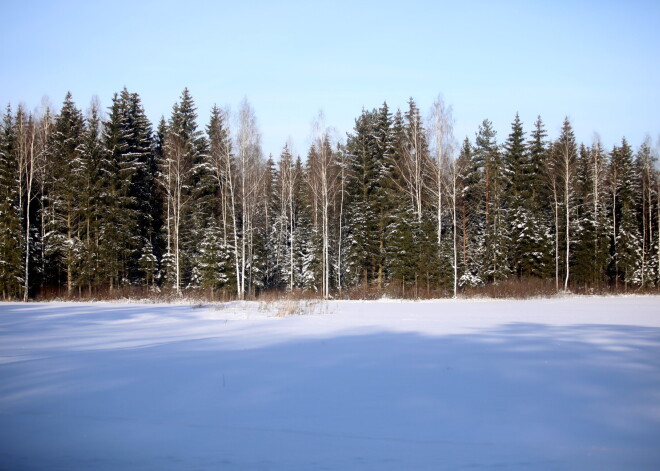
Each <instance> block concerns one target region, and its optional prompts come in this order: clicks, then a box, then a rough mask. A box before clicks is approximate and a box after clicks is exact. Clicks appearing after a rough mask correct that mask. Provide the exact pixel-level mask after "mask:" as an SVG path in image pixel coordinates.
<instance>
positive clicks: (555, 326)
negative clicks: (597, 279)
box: [0, 296, 660, 470]
mask: <svg viewBox="0 0 660 471" xmlns="http://www.w3.org/2000/svg"><path fill="white" fill-rule="evenodd" d="M659 301H660V298H658V297H635V296H631V297H613V298H603V297H594V298H588V297H584V298H570V297H569V298H557V299H545V300H528V301H492V300H489V301H486V300H441V301H424V302H401V301H371V302H366V301H364V302H360V301H335V302H329V303H304V304H301V305H300V306H298V307H299V309H298V311H301V312H303V313H304V315H297V316H290V317H284V318H281V317H277V315H278V314H280V313H282V312H283V309H284V308H288V307H287V306H283V305H282V304H281V303H280V304H278V303H274V304H271V305H266V304H262V303H249V302H241V303H239V302H236V303H228V304H225V305H209V306H201V307H199V306H197V307H196V306H187V305H140V304H112V303H51V304H38V303H28V304H19V303H16V304H12V303H3V304H0V470H4V469H7V470H21V469H25V470H32V469H34V470H36V469H49V470H58V469H61V470H87V469H95V470H96V469H99V470H116V469H126V470H150V469H154V470H156V469H158V470H170V469H171V470H175V469H176V470H179V469H186V470H195V469H199V470H206V469H229V470H231V469H236V470H238V469H255V470H256V469H264V470H311V469H337V470H339V469H342V470H343V469H369V470H389V469H391V470H403V469H429V470H431V469H433V470H438V469H464V468H476V469H491V468H494V467H501V468H504V469H549V470H552V469H562V470H563V469H566V470H569V469H571V470H572V469H593V470H607V469H648V470H651V469H659V468H660V447H658V445H657V444H658V443H660V302H659Z"/></svg>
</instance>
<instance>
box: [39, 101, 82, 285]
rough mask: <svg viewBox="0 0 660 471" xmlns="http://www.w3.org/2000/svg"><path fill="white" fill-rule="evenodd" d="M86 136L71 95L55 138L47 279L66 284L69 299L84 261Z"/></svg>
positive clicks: (49, 187) (49, 195)
mask: <svg viewBox="0 0 660 471" xmlns="http://www.w3.org/2000/svg"><path fill="white" fill-rule="evenodd" d="M84 135H85V126H84V119H83V116H82V113H81V112H80V110H79V109H78V108H76V106H75V103H74V102H73V99H72V96H71V93H67V95H66V98H65V100H64V103H63V105H62V109H61V110H60V113H59V115H58V116H57V117H56V118H55V127H54V132H53V135H52V144H51V145H52V150H51V154H50V158H51V161H50V162H49V165H48V167H49V169H50V172H49V174H48V183H47V188H46V192H47V195H46V197H47V204H48V208H47V214H46V215H45V217H46V221H45V226H46V234H45V237H44V244H45V255H46V257H47V260H46V266H47V267H48V273H47V274H46V279H47V281H49V282H51V283H54V284H56V285H57V286H61V285H62V284H64V285H65V286H66V288H67V294H68V295H71V294H72V293H73V289H74V287H75V286H76V279H77V277H78V274H79V268H80V262H81V260H83V257H82V256H81V253H82V251H83V247H82V243H81V240H80V215H81V214H80V204H79V203H80V200H79V189H80V188H84V186H85V183H84V182H85V172H86V165H85V156H84Z"/></svg>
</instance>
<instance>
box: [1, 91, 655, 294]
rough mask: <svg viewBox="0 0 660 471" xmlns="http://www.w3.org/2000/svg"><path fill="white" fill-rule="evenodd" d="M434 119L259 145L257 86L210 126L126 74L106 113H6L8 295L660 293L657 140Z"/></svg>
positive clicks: (377, 118) (4, 275) (375, 116)
mask: <svg viewBox="0 0 660 471" xmlns="http://www.w3.org/2000/svg"><path fill="white" fill-rule="evenodd" d="M452 125H453V117H452V109H451V107H450V106H448V105H447V104H445V103H444V102H443V100H442V99H438V100H437V101H436V102H435V103H434V104H433V106H432V108H431V110H430V113H429V114H428V116H424V117H423V114H422V112H421V111H420V109H419V108H418V106H417V104H416V102H415V101H414V100H413V99H412V98H411V99H410V100H409V102H408V106H407V109H404V110H396V111H394V110H390V108H389V107H388V106H387V104H386V103H383V105H382V106H381V107H380V108H377V109H373V110H363V111H362V113H361V114H360V115H359V116H358V117H357V118H356V120H355V126H354V129H353V130H352V131H351V132H350V133H348V134H347V136H346V138H345V139H337V138H335V137H333V136H332V133H331V132H329V129H328V128H325V127H324V124H322V123H321V122H320V121H319V122H318V123H317V125H316V126H315V129H314V131H313V139H312V144H311V145H310V146H309V148H308V149H307V151H306V154H305V155H303V156H299V155H293V153H292V150H291V146H290V145H289V144H284V145H283V147H282V149H281V153H280V155H278V156H272V155H271V156H268V157H266V156H264V155H263V154H262V150H261V146H260V137H259V130H258V127H257V121H256V116H255V112H254V110H253V109H252V108H251V106H250V104H249V103H248V102H247V100H245V101H243V103H242V104H241V105H240V107H239V109H238V112H237V113H236V116H234V117H232V116H230V115H229V113H228V112H227V111H226V110H224V109H221V108H219V107H217V106H214V107H213V108H212V109H211V110H210V116H209V119H208V121H207V124H205V125H204V124H200V122H199V121H198V115H197V109H196V106H195V103H194V100H193V98H192V96H191V94H190V92H189V91H188V89H184V91H183V93H182V94H181V96H180V98H179V100H178V102H177V103H175V104H174V106H173V108H172V112H171V115H170V116H169V118H168V119H165V118H161V120H160V122H158V123H157V124H156V125H155V126H154V125H153V124H152V123H150V121H149V119H148V118H147V115H146V113H145V110H144V108H143V105H142V101H141V98H140V96H139V95H138V94H137V93H132V92H129V91H128V90H126V89H125V88H124V89H123V90H122V91H121V92H119V93H117V94H115V95H114V97H113V99H112V104H111V106H110V107H109V108H108V109H107V110H103V109H101V106H100V104H99V102H98V100H96V99H95V100H92V103H91V105H90V106H89V108H88V110H87V111H86V112H83V111H82V110H81V109H80V108H79V107H77V105H76V104H75V102H74V100H73V98H72V95H71V94H70V93H69V94H67V96H66V98H65V100H64V102H63V104H62V106H61V108H60V110H59V111H57V110H55V109H50V108H49V107H42V109H40V110H39V111H35V112H29V111H27V110H26V109H24V107H23V106H20V105H19V106H18V107H17V108H16V110H14V109H12V107H11V106H10V105H8V106H7V107H6V109H5V112H4V113H3V116H2V123H1V124H0V293H1V294H0V296H1V298H2V299H5V300H10V299H22V300H26V301H27V300H29V299H52V298H55V297H58V298H66V299H73V298H85V299H95V298H106V299H107V298H112V297H120V296H126V295H127V293H128V294H131V293H132V294H136V295H137V294H139V295H141V296H148V295H150V294H154V295H155V294H162V293H165V294H168V295H170V296H185V295H191V296H192V295H194V296H199V297H204V298H207V299H223V300H228V299H254V298H258V297H260V296H264V295H265V294H267V293H275V294H277V295H279V294H284V293H293V294H296V293H297V294H298V295H300V296H314V297H323V298H331V297H334V298H342V297H354V298H355V297H358V298H359V297H373V296H391V297H406V298H420V297H450V296H460V295H461V294H464V293H469V292H470V291H471V290H475V289H480V288H486V287H490V288H493V289H497V287H498V286H504V285H505V284H509V285H510V284H518V285H520V286H523V287H525V286H528V287H531V286H543V287H545V288H544V289H547V290H550V291H552V292H568V291H571V292H586V293H590V292H598V293H601V292H609V291H615V292H623V291H632V290H635V291H642V290H656V289H660V271H659V262H660V228H659V227H658V221H659V220H660V205H659V204H658V196H659V194H660V178H659V175H658V170H657V167H656V161H657V158H656V155H655V151H654V149H653V148H652V146H651V143H650V140H647V141H645V142H642V143H640V144H639V147H637V148H635V149H633V147H632V146H631V144H629V143H628V142H627V141H626V139H625V138H623V139H621V141H620V144H618V145H615V146H614V147H613V148H611V149H605V148H604V147H603V145H602V144H601V143H600V142H599V141H598V139H595V140H594V142H591V143H588V144H582V143H577V142H576V139H575V135H574V132H573V129H572V124H571V122H570V121H569V120H568V119H566V120H564V122H563V124H562V126H561V132H560V135H559V137H558V138H557V139H556V140H550V139H549V138H548V132H547V130H546V126H545V124H544V123H543V121H542V119H541V117H539V118H538V119H537V120H536V122H534V123H533V125H532V126H531V127H530V129H528V130H525V128H524V126H523V123H522V122H521V120H520V119H519V117H518V116H517V115H516V116H515V117H514V119H513V122H512V124H511V130H510V133H509V134H508V136H506V138H505V139H504V140H503V141H501V142H498V140H497V136H496V133H495V131H494V127H493V124H492V123H491V122H490V121H489V120H484V121H483V123H482V124H481V125H480V126H479V128H478V129H477V130H476V132H475V136H474V139H469V138H465V140H463V141H462V142H460V143H456V141H455V140H454V137H453V132H452Z"/></svg>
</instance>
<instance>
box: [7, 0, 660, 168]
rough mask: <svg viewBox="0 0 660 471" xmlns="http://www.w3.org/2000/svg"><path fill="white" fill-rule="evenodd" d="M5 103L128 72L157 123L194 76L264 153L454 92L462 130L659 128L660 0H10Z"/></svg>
mask: <svg viewBox="0 0 660 471" xmlns="http://www.w3.org/2000/svg"><path fill="white" fill-rule="evenodd" d="M0 17H1V18H2V19H3V20H2V23H3V25H2V28H1V29H0V35H1V37H2V44H3V47H2V48H1V49H0V60H1V62H0V63H1V64H2V72H1V73H0V104H2V106H3V107H4V106H5V105H6V104H7V103H9V102H11V104H12V105H13V106H16V104H17V103H19V102H23V103H25V104H26V105H27V106H28V108H30V109H32V108H34V107H36V106H38V105H39V103H40V102H41V99H42V96H44V95H46V96H48V97H49V99H50V101H51V103H53V104H54V105H55V106H56V107H58V108H59V106H60V104H61V102H62V100H63V98H64V95H65V94H66V92H67V90H71V92H72V93H73V96H74V100H76V103H77V104H78V106H79V107H81V108H83V109H86V108H87V107H88V106H89V102H90V99H91V98H92V96H93V95H98V97H99V98H100V100H101V103H102V105H103V106H104V107H107V106H109V104H110V102H111V98H112V94H113V93H114V92H117V91H120V90H121V89H122V88H123V87H124V86H126V87H128V89H129V91H132V92H137V93H139V94H140V96H141V97H142V100H143V102H144V105H145V109H146V111H147V114H148V115H149V117H150V118H151V119H152V121H154V122H155V121H156V120H157V119H159V117H160V116H161V115H165V117H166V118H167V116H168V115H169V113H170V111H171V108H172V105H173V104H174V103H175V102H176V101H177V100H178V98H179V96H180V94H181V91H182V89H183V88H184V87H186V86H187V87H188V88H189V89H190V91H191V93H192V95H193V97H194V98H195V102H196V104H197V106H198V114H199V124H200V125H201V126H204V125H205V124H206V122H207V120H208V116H209V110H210V108H211V106H212V105H213V104H214V103H217V104H218V105H220V106H227V105H229V106H230V107H231V108H232V109H233V110H236V109H237V107H238V103H239V102H240V101H241V100H242V99H243V98H244V97H247V99H248V100H249V102H250V103H251V104H252V106H253V108H254V109H255V112H256V114H257V118H258V124H259V127H260V130H261V133H262V136H263V139H262V142H263V147H264V152H265V153H266V155H267V154H268V153H270V152H272V153H273V154H275V155H276V156H277V155H279V152H280V150H281V147H282V146H283V144H284V142H285V141H286V140H287V139H289V138H291V139H292V140H293V143H294V148H295V150H296V151H297V152H298V153H301V154H304V153H305V152H306V149H307V147H308V145H309V136H310V134H311V124H310V123H311V121H312V120H313V119H314V117H315V116H317V115H318V112H319V110H323V111H324V113H325V116H326V123H327V124H328V125H329V126H333V127H334V128H336V130H337V134H338V135H339V136H345V133H346V132H349V131H351V129H352V127H353V124H354V120H355V118H356V117H357V116H358V115H359V113H360V111H361V110H362V108H367V109H371V108H374V107H378V106H380V105H381V104H382V102H383V101H387V102H388V104H389V105H390V107H391V108H397V107H401V108H403V107H405V106H406V102H407V100H408V98H409V97H411V96H412V97H414V98H415V100H416V101H417V103H418V105H419V106H420V108H421V110H422V111H423V112H424V114H426V113H427V111H428V109H429V108H430V106H431V104H432V102H433V100H434V99H435V97H436V96H437V95H438V94H442V96H443V97H444V100H445V101H446V102H447V103H449V104H451V105H452V106H453V108H454V115H455V119H456V125H455V134H456V137H457V139H458V140H459V141H460V140H461V139H462V138H463V137H465V136H466V135H467V136H470V137H471V138H472V137H473V136H474V133H475V131H476V130H477V127H478V125H479V123H480V122H481V121H482V120H483V119H485V118H488V119H490V120H491V121H493V123H494V125H495V128H496V130H497V131H498V141H500V142H501V141H503V140H504V139H506V135H507V134H508V132H509V129H510V123H511V121H512V120H513V118H514V116H515V113H516V112H519V113H520V116H521V119H522V120H523V122H524V124H525V130H526V131H529V130H530V129H531V127H532V123H533V121H534V120H535V119H536V116H537V115H539V114H540V115H541V116H542V118H543V120H544V122H545V123H546V127H547V129H548V131H549V133H550V137H556V135H557V133H558V130H559V128H560V126H561V122H562V120H563V117H564V116H565V115H568V116H569V118H570V119H571V121H572V122H573V125H574V128H575V131H576V135H577V138H578V140H580V141H584V142H586V143H590V142H591V140H592V137H593V134H594V132H598V133H599V134H600V136H601V138H602V140H603V142H604V144H605V145H606V146H607V147H610V146H611V145H613V144H615V143H617V142H620V140H621V138H622V137H623V136H626V137H627V138H628V140H629V141H630V143H631V144H632V145H633V146H635V147H637V146H638V145H639V144H640V143H641V142H642V140H643V139H644V137H645V136H646V135H647V134H649V135H651V136H652V138H653V140H654V142H655V141H656V139H657V138H658V136H659V135H660V52H659V51H660V28H659V27H658V25H659V24H660V22H659V20H660V2H652V1H649V2H643V1H629V2H626V3H624V2H609V1H597V2H596V1H594V2H579V1H578V2H572V1H555V2H469V3H468V2H441V1H429V2H420V1H407V2H402V1H399V2H386V1H378V2H357V1H354V2H343V1H333V2H328V1H326V2H319V3H316V2H305V1H301V2H296V1H281V2H261V1H255V2H245V3H243V2H237V1H232V2H221V1H217V2H214V1H209V2H199V1H194V0H190V1H186V2H172V1H163V0H159V1H139V0H133V1H131V2H126V1H110V2H102V1H80V2H75V1H60V2H54V1H53V2H47V1H44V2H36V1H25V2H18V1H14V0H0Z"/></svg>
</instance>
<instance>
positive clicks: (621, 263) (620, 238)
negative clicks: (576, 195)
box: [609, 138, 642, 289]
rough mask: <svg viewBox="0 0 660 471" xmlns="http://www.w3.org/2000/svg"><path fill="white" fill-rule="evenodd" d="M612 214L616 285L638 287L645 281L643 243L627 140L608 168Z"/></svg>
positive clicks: (614, 153)
mask: <svg viewBox="0 0 660 471" xmlns="http://www.w3.org/2000/svg"><path fill="white" fill-rule="evenodd" d="M609 180H610V181H609V185H610V191H611V193H610V198H611V199H610V208H611V214H612V239H611V241H612V267H611V270H612V271H611V273H612V276H613V277H614V282H615V286H617V285H618V283H619V281H622V282H623V283H624V286H625V288H626V289H627V288H628V286H629V285H632V286H639V285H640V284H641V279H642V273H641V269H642V243H641V242H642V241H641V234H640V233H639V226H638V225H637V212H636V204H635V203H636V202H635V172H634V165H633V155H632V149H631V148H630V145H629V144H628V142H627V141H626V139H625V138H624V139H623V140H622V141H621V146H615V147H614V149H613V150H612V153H611V161H610V169H609Z"/></svg>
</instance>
